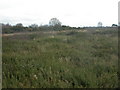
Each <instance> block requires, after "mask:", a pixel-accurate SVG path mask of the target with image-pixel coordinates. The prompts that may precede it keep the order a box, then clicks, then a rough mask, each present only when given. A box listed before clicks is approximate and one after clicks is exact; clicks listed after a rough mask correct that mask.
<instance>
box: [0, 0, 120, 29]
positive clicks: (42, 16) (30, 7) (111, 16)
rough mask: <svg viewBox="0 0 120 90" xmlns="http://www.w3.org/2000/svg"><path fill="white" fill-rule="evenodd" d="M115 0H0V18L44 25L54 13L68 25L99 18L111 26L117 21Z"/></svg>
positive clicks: (94, 21) (94, 23)
mask: <svg viewBox="0 0 120 90" xmlns="http://www.w3.org/2000/svg"><path fill="white" fill-rule="evenodd" d="M118 1H120V0H0V22H1V23H9V24H12V25H15V24H17V23H22V24H23V25H24V26H26V25H30V24H34V23H35V24H38V25H44V24H48V23H49V20H50V19H51V18H54V17H56V18H58V19H59V20H60V21H61V22H62V24H63V25H69V26H76V27H79V26H97V23H98V22H99V21H101V22H102V23H103V25H104V26H111V25H112V24H113V23H114V24H118Z"/></svg>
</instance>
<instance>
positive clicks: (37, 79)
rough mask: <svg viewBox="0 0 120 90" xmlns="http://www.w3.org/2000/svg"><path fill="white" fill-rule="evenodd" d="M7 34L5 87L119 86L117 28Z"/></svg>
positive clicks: (5, 39) (4, 40) (4, 58)
mask: <svg viewBox="0 0 120 90" xmlns="http://www.w3.org/2000/svg"><path fill="white" fill-rule="evenodd" d="M52 35H53V34H46V33H42V34H40V33H39V34H31V35H29V34H26V35H18V36H17V35H16V36H10V37H3V56H2V58H3V61H2V63H3V83H2V85H3V88H108V87H110V88H116V87H118V84H117V83H118V77H117V72H118V66H117V62H118V48H117V47H118V42H117V41H118V38H117V30H110V31H109V30H108V31H104V30H102V31H100V32H98V31H92V32H90V31H88V32H76V31H71V32H62V33H58V34H56V35H54V37H52Z"/></svg>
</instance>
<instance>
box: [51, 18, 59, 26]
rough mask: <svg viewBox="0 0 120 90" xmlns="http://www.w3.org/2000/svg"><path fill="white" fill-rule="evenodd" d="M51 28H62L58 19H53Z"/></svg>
mask: <svg viewBox="0 0 120 90" xmlns="http://www.w3.org/2000/svg"><path fill="white" fill-rule="evenodd" d="M49 25H50V26H61V22H60V21H59V20H58V19H57V18H52V19H50V21H49Z"/></svg>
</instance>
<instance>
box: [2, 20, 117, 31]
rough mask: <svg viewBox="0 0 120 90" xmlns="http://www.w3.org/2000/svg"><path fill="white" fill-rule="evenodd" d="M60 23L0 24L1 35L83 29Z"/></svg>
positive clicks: (50, 21) (113, 25)
mask: <svg viewBox="0 0 120 90" xmlns="http://www.w3.org/2000/svg"><path fill="white" fill-rule="evenodd" d="M61 24H62V23H61V22H60V21H59V20H58V19H57V18H52V19H50V20H49V25H40V26H38V25H37V24H31V25H30V26H28V27H25V26H23V24H22V23H18V24H16V25H10V24H2V33H14V32H28V31H30V32H32V31H50V30H71V29H84V28H81V27H70V26H66V25H61ZM116 26H117V25H116V24H112V27H116ZM98 27H102V22H98Z"/></svg>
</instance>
